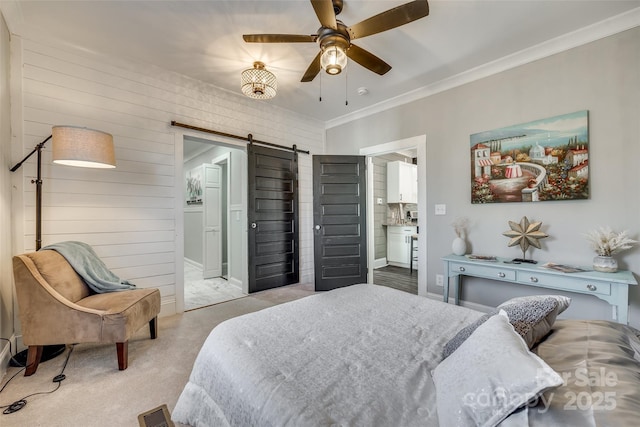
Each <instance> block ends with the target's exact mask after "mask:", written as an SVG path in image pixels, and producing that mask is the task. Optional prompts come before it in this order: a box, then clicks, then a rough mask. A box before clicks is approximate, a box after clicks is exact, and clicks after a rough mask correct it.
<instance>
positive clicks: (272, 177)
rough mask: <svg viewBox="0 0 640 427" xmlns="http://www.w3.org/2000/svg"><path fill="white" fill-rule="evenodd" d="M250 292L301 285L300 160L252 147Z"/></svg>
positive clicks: (249, 147) (295, 155)
mask: <svg viewBox="0 0 640 427" xmlns="http://www.w3.org/2000/svg"><path fill="white" fill-rule="evenodd" d="M247 154H248V172H249V182H248V192H249V198H248V204H249V207H248V219H249V239H248V241H249V292H250V293H251V292H257V291H262V290H265V289H271V288H277V287H279V286H285V285H290V284H292V283H298V282H299V280H300V279H299V275H300V273H299V265H300V261H299V253H298V157H297V153H296V152H293V151H284V150H276V149H272V148H266V147H262V146H257V145H254V144H249V145H248V148H247Z"/></svg>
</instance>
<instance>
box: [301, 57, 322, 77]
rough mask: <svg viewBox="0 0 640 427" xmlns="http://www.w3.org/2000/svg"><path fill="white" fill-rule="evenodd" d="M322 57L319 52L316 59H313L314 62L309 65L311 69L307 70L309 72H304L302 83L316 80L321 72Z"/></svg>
mask: <svg viewBox="0 0 640 427" xmlns="http://www.w3.org/2000/svg"><path fill="white" fill-rule="evenodd" d="M320 55H321V52H318V54H317V55H316V57H315V58H313V61H311V64H309V68H307V71H305V72H304V76H302V80H300V81H301V82H303V83H304V82H310V81H311V80H313V79H315V78H316V76H317V75H318V73H319V72H320Z"/></svg>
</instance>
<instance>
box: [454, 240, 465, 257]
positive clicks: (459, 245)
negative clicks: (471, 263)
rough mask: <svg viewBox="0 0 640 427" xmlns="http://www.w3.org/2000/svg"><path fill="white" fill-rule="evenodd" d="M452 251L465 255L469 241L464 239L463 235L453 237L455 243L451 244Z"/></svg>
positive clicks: (455, 253)
mask: <svg viewBox="0 0 640 427" xmlns="http://www.w3.org/2000/svg"><path fill="white" fill-rule="evenodd" d="M451 251H452V252H453V254H454V255H464V254H466V253H467V242H465V241H464V239H463V238H462V237H456V238H455V239H453V244H452V245H451Z"/></svg>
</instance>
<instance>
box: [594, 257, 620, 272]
mask: <svg viewBox="0 0 640 427" xmlns="http://www.w3.org/2000/svg"><path fill="white" fill-rule="evenodd" d="M593 269H594V270H595V271H601V272H603V273H615V272H616V271H618V261H616V260H615V258H612V257H610V256H601V255H598V256H596V257H595V258H593Z"/></svg>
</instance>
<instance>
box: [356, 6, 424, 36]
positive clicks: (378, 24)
mask: <svg viewBox="0 0 640 427" xmlns="http://www.w3.org/2000/svg"><path fill="white" fill-rule="evenodd" d="M428 14H429V3H428V2H427V0H416V1H412V2H409V3H405V4H403V5H401V6H398V7H394V8H393V9H389V10H387V11H386V12H382V13H379V14H377V15H375V16H372V17H371V18H369V19H365V20H364V21H362V22H359V23H357V24H355V25H352V26H351V27H349V28H348V29H347V30H348V31H349V36H350V37H351V40H354V39H358V38H362V37H366V36H370V35H372V34H377V33H381V32H383V31H387V30H390V29H392V28H396V27H399V26H401V25H404V24H408V23H409V22H412V21H415V20H416V19H420V18H424V17H425V16H427V15H428Z"/></svg>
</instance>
